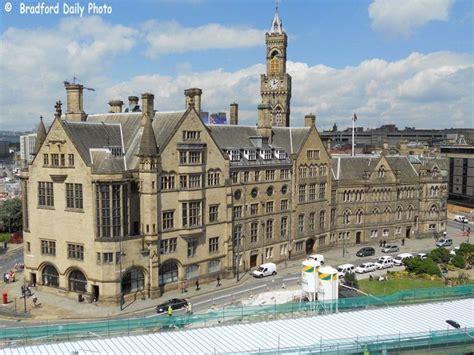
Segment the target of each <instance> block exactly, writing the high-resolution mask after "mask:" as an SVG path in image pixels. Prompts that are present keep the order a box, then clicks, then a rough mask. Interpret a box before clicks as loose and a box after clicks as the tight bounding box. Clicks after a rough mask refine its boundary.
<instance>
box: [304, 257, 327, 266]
mask: <svg viewBox="0 0 474 355" xmlns="http://www.w3.org/2000/svg"><path fill="white" fill-rule="evenodd" d="M306 258H307V259H311V260H316V261H319V262H320V263H321V265H322V264H324V255H323V254H311V255H308V256H307V257H306Z"/></svg>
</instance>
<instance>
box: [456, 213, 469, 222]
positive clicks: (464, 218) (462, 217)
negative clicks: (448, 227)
mask: <svg viewBox="0 0 474 355" xmlns="http://www.w3.org/2000/svg"><path fill="white" fill-rule="evenodd" d="M454 220H455V221H458V222H461V223H467V222H469V219H468V218H467V217H466V216H463V215H461V214H457V215H455V216H454Z"/></svg>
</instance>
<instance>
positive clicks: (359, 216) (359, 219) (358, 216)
mask: <svg viewBox="0 0 474 355" xmlns="http://www.w3.org/2000/svg"><path fill="white" fill-rule="evenodd" d="M363 215H364V211H362V210H357V212H356V223H357V224H361V223H362V216H363Z"/></svg>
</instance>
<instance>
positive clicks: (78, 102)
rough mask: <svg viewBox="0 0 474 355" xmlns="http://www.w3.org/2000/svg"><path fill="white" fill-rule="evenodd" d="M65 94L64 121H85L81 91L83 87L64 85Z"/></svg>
mask: <svg viewBox="0 0 474 355" xmlns="http://www.w3.org/2000/svg"><path fill="white" fill-rule="evenodd" d="M64 86H65V87H66V93H67V111H66V120H68V121H85V120H86V117H87V115H86V113H85V112H84V105H83V90H84V86H83V85H81V84H75V83H74V84H70V83H68V82H65V83H64Z"/></svg>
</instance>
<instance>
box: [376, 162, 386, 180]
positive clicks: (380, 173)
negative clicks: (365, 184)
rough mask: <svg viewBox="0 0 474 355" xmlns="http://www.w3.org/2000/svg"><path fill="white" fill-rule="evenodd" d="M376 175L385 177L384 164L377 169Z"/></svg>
mask: <svg viewBox="0 0 474 355" xmlns="http://www.w3.org/2000/svg"><path fill="white" fill-rule="evenodd" d="M378 177H379V178H384V177H385V166H383V165H381V166H380V168H379V170H378Z"/></svg>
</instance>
